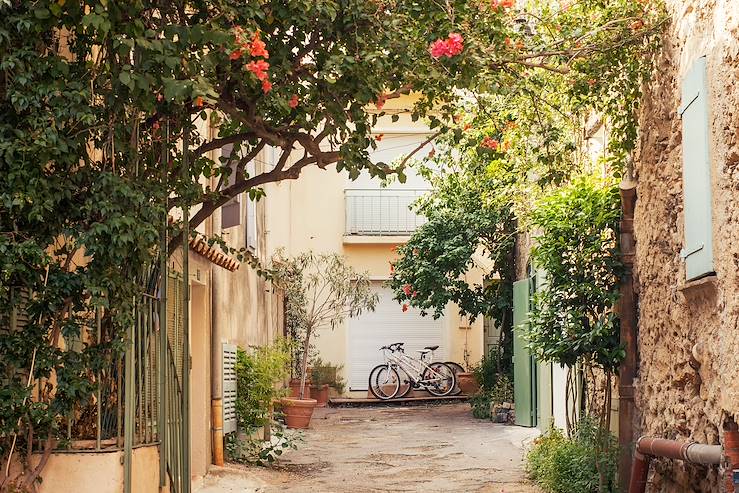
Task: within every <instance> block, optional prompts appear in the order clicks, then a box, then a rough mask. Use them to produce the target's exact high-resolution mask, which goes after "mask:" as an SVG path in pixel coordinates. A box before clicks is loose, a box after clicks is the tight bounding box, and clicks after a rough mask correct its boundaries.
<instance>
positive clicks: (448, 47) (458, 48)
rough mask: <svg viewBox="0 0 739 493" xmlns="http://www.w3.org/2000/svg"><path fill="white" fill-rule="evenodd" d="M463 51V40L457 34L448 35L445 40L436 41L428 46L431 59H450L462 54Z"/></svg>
mask: <svg viewBox="0 0 739 493" xmlns="http://www.w3.org/2000/svg"><path fill="white" fill-rule="evenodd" d="M463 49H464V38H463V37H462V35H461V34H459V33H449V36H448V37H447V39H437V40H436V41H434V42H433V43H431V45H429V53H431V56H432V57H433V58H441V57H443V56H445V57H447V58H451V57H453V56H456V55H459V54H460V53H462V50H463Z"/></svg>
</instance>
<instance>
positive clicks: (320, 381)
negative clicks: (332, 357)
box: [310, 357, 346, 394]
mask: <svg viewBox="0 0 739 493" xmlns="http://www.w3.org/2000/svg"><path fill="white" fill-rule="evenodd" d="M342 368H344V365H332V364H331V363H324V362H323V360H322V359H321V358H319V357H315V358H313V361H312V363H311V372H310V378H311V382H312V383H313V385H318V386H320V385H325V384H328V385H329V386H330V387H333V388H334V389H336V391H337V392H338V393H339V394H342V393H344V389H345V388H346V383H345V382H344V379H343V378H341V376H339V371H340V370H341V369H342Z"/></svg>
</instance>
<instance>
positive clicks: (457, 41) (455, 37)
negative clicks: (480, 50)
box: [446, 33, 464, 56]
mask: <svg viewBox="0 0 739 493" xmlns="http://www.w3.org/2000/svg"><path fill="white" fill-rule="evenodd" d="M446 43H447V46H448V47H449V48H448V49H449V56H455V55H459V54H460V53H462V50H463V49H464V38H463V37H462V35H461V34H459V33H449V38H448V39H447V42H446Z"/></svg>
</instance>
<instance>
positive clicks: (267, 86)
mask: <svg viewBox="0 0 739 493" xmlns="http://www.w3.org/2000/svg"><path fill="white" fill-rule="evenodd" d="M271 90H272V83H271V82H270V81H268V80H266V79H265V80H263V81H262V91H264V94H267V93H268V92H269V91H271Z"/></svg>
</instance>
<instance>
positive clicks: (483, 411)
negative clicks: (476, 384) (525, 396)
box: [470, 374, 513, 419]
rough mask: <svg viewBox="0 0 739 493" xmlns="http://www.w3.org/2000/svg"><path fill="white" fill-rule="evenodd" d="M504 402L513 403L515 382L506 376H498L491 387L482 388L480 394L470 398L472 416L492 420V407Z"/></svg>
mask: <svg viewBox="0 0 739 493" xmlns="http://www.w3.org/2000/svg"><path fill="white" fill-rule="evenodd" d="M504 402H510V403H513V381H512V380H511V378H510V377H509V376H508V375H506V374H501V375H498V376H496V378H495V381H494V383H493V384H492V385H490V386H489V387H481V388H480V392H478V393H477V394H475V395H474V396H472V397H471V398H470V406H472V415H473V416H474V417H476V418H478V419H490V418H491V414H490V411H491V410H490V407H491V405H498V404H502V403H504Z"/></svg>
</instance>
